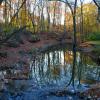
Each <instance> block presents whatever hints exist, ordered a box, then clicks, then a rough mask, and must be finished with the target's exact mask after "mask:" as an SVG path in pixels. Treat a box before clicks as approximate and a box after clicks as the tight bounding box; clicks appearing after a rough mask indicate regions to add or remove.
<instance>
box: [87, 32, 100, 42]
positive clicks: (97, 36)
mask: <svg viewBox="0 0 100 100" xmlns="http://www.w3.org/2000/svg"><path fill="white" fill-rule="evenodd" d="M87 40H93V41H94V40H100V32H96V33H91V34H90V35H89V36H88V37H87Z"/></svg>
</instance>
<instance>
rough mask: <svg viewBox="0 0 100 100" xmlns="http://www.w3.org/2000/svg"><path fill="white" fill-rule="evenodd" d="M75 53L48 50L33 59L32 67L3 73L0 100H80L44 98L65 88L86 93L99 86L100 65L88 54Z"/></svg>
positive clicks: (28, 66)
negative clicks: (89, 89)
mask: <svg viewBox="0 0 100 100" xmlns="http://www.w3.org/2000/svg"><path fill="white" fill-rule="evenodd" d="M74 53H75V52H74ZM74 53H73V52H72V51H71V50H68V49H67V48H64V49H63V48H62V49H53V50H52V49H51V50H46V51H44V52H43V53H40V54H39V55H37V56H35V57H33V58H31V60H30V62H29V65H27V64H25V63H20V64H16V65H15V67H14V68H11V69H10V68H9V69H6V70H1V71H0V76H1V81H0V84H1V85H0V89H3V90H2V91H1V92H0V97H1V99H0V100H66V99H68V98H72V99H71V100H75V98H78V97H76V96H65V97H63V96H62V97H59V98H58V97H57V96H50V97H49V96H44V95H48V94H49V92H50V91H57V90H62V89H65V88H66V89H68V90H70V91H72V92H73V91H76V90H77V91H84V90H86V89H88V88H89V87H90V86H91V84H96V83H98V82H100V65H98V64H97V63H96V62H95V61H93V59H92V58H91V57H90V56H88V55H87V53H86V54H85V53H82V52H76V53H75V54H76V55H75V54H74ZM74 58H75V59H74ZM2 98H3V99H2ZM68 100H69V99H68Z"/></svg>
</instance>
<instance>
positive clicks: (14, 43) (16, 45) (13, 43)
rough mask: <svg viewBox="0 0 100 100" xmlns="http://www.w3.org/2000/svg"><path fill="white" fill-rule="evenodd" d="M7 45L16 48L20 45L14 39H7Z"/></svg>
mask: <svg viewBox="0 0 100 100" xmlns="http://www.w3.org/2000/svg"><path fill="white" fill-rule="evenodd" d="M7 46H9V47H14V48H17V47H19V46H20V43H18V42H16V41H8V42H7Z"/></svg>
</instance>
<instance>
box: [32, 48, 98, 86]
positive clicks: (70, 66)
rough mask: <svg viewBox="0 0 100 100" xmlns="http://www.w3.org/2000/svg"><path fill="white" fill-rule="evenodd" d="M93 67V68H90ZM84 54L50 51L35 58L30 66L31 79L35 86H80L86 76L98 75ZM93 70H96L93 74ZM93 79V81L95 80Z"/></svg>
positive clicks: (91, 62)
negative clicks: (35, 83)
mask: <svg viewBox="0 0 100 100" xmlns="http://www.w3.org/2000/svg"><path fill="white" fill-rule="evenodd" d="M92 66H93V67H92ZM96 69H98V67H97V64H95V63H94V62H93V61H92V60H90V57H88V56H86V55H84V53H79V52H76V51H75V52H72V51H68V50H63V51H52V52H46V53H44V54H43V53H42V54H40V55H39V56H37V59H35V61H34V63H33V66H32V77H33V78H34V79H35V81H36V82H37V84H38V85H39V84H44V85H45V84H48V85H49V84H52V85H53V84H62V83H63V84H65V83H66V82H67V83H66V84H67V85H66V86H70V85H71V86H73V87H75V85H76V82H77V85H78V86H80V85H81V82H82V80H87V77H88V75H89V74H90V75H91V76H93V75H95V77H97V76H98V75H99V69H98V70H96ZM93 70H96V72H95V73H93ZM95 77H93V79H96V78H95Z"/></svg>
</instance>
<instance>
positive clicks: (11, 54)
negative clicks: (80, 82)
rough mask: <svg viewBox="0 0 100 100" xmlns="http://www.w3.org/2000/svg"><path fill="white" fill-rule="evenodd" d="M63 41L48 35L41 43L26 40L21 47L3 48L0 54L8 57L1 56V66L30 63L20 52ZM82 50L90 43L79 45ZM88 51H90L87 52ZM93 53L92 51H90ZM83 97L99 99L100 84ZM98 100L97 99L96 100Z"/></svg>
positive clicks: (69, 42) (69, 40) (65, 40)
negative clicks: (20, 62) (21, 62)
mask: <svg viewBox="0 0 100 100" xmlns="http://www.w3.org/2000/svg"><path fill="white" fill-rule="evenodd" d="M60 42H62V41H59V40H58V39H57V38H55V37H53V36H48V35H47V34H42V35H40V41H38V42H35V43H31V42H28V41H27V40H24V44H20V46H19V47H16V48H13V47H8V46H3V47H1V48H0V52H6V53H7V56H6V57H1V56H0V66H10V65H12V64H14V63H16V62H19V61H24V62H26V63H28V62H29V56H27V55H26V56H21V55H20V53H19V52H30V51H31V50H32V49H33V48H37V49H41V48H42V47H44V46H47V45H51V44H52V45H54V44H59V43H60ZM63 42H64V43H65V42H66V43H68V44H71V43H72V39H64V40H63ZM79 47H80V48H85V49H87V48H91V45H90V44H88V43H82V44H80V45H79ZM87 51H88V50H87ZM89 51H91V49H90V50H89ZM82 95H88V96H91V95H92V96H93V97H99V98H100V84H98V85H97V84H96V85H95V86H93V88H91V89H89V90H88V91H85V92H84V93H83V94H82ZM94 100H96V99H94Z"/></svg>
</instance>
